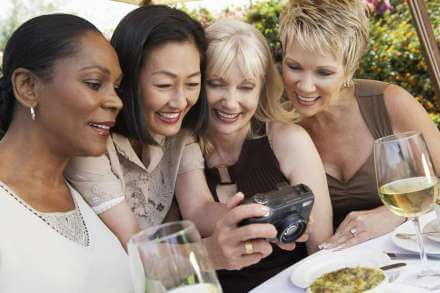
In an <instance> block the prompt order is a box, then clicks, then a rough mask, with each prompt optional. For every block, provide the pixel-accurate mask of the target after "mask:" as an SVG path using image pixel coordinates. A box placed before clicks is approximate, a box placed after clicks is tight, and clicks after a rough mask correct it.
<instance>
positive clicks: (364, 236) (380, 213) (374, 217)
mask: <svg viewBox="0 0 440 293" xmlns="http://www.w3.org/2000/svg"><path fill="white" fill-rule="evenodd" d="M404 221H405V219H404V218H402V217H398V216H396V215H394V214H393V213H391V212H390V211H389V210H388V209H387V208H386V207H384V206H381V207H378V208H375V209H373V210H368V211H356V212H350V213H349V214H348V215H347V217H345V219H344V221H342V223H341V224H340V225H339V227H338V229H337V230H336V233H335V234H334V235H333V236H332V237H331V238H330V239H329V240H327V241H326V242H325V243H322V244H321V245H320V246H319V248H321V249H330V248H337V249H343V248H347V247H350V246H353V245H356V244H358V243H361V242H364V241H367V240H370V239H372V238H376V237H378V236H381V235H384V234H386V233H388V232H391V231H392V230H394V228H396V227H397V226H399V225H400V224H402V223H403V222H404Z"/></svg>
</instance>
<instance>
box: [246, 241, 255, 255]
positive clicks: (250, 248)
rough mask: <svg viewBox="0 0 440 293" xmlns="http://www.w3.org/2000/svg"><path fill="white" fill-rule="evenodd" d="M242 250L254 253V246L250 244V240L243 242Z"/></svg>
mask: <svg viewBox="0 0 440 293" xmlns="http://www.w3.org/2000/svg"><path fill="white" fill-rule="evenodd" d="M244 251H245V254H252V253H254V246H253V245H252V242H250V241H246V242H245V243H244Z"/></svg>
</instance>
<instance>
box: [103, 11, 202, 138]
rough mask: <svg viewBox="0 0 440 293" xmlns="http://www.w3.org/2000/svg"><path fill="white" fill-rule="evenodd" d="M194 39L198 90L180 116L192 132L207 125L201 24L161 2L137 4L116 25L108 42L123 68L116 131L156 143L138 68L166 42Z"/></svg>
mask: <svg viewBox="0 0 440 293" xmlns="http://www.w3.org/2000/svg"><path fill="white" fill-rule="evenodd" d="M184 41H191V42H193V43H194V44H195V45H196V47H197V48H198V50H199V54H200V72H201V77H202V82H201V91H200V96H199V99H198V101H197V103H196V104H195V105H194V106H193V107H192V108H191V110H190V111H189V112H188V114H187V115H186V116H185V118H184V119H183V124H182V127H184V128H188V129H190V130H192V131H193V133H194V134H199V133H200V132H202V131H203V130H205V129H206V124H207V121H208V104H207V99H206V91H205V76H206V74H205V71H206V39H205V33H204V30H203V27H202V26H201V24H200V23H199V22H197V21H196V20H194V19H192V18H191V17H190V16H189V15H187V14H186V13H184V12H183V11H180V10H177V9H175V8H171V7H168V6H164V5H147V6H142V7H139V8H137V9H135V10H133V11H132V12H130V13H129V14H128V15H126V16H125V17H124V18H123V19H122V20H121V22H120V23H119V24H118V26H117V27H116V30H115V32H114V33H113V37H112V39H111V44H112V45H113V47H114V48H115V50H116V52H117V54H118V57H119V63H120V65H121V68H122V72H123V76H124V77H123V79H122V82H121V85H120V88H119V91H120V96H121V99H122V100H123V102H124V108H123V109H122V111H121V112H120V114H119V116H118V118H117V121H116V126H115V131H116V132H118V133H120V134H122V135H124V136H126V137H129V138H134V139H137V140H139V141H141V142H143V143H147V144H155V141H154V139H153V138H152V137H151V134H150V133H149V132H148V129H147V125H146V124H145V117H144V113H143V109H144V107H143V98H142V96H141V94H140V86H139V85H140V84H141V80H140V72H141V69H142V66H143V65H144V62H145V59H146V57H147V55H148V52H149V51H151V49H154V48H157V47H159V46H161V45H163V44H165V43H169V42H184Z"/></svg>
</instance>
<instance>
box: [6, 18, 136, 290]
mask: <svg viewBox="0 0 440 293" xmlns="http://www.w3.org/2000/svg"><path fill="white" fill-rule="evenodd" d="M2 71H3V72H2V73H3V76H2V77H1V79H0V119H1V120H0V128H1V129H2V130H3V131H5V135H4V136H3V138H2V139H1V141H0V161H1V162H2V164H1V165H0V231H2V232H1V236H0V259H1V262H0V291H1V292H17V293H18V292H20V293H21V292H121V293H122V292H124V293H125V292H130V291H131V285H130V279H129V275H128V265H127V257H126V255H125V253H124V250H123V248H122V246H121V245H120V243H119V242H118V240H117V239H116V237H114V235H113V234H112V233H111V232H110V231H109V230H108V229H107V227H105V225H104V224H103V223H102V222H101V221H100V220H99V218H98V217H97V216H96V215H95V214H94V213H93V211H92V209H91V208H90V207H89V206H88V205H87V204H86V203H85V202H84V200H83V199H82V198H81V196H79V194H78V192H77V191H76V190H75V189H73V188H72V187H71V186H70V185H69V184H68V183H67V182H66V180H65V178H64V174H63V172H64V169H65V167H66V165H67V164H68V162H69V160H70V159H71V158H72V157H73V156H97V155H101V154H103V153H104V151H105V148H106V141H107V138H108V136H109V130H110V128H111V127H112V125H113V124H114V121H115V119H116V116H117V114H118V112H119V110H120V109H121V107H122V103H121V100H120V99H119V97H118V95H117V93H116V88H117V87H118V85H119V82H120V80H121V69H120V66H119V62H118V58H117V56H116V53H115V51H114V49H113V48H112V47H111V46H110V44H109V43H108V41H107V40H106V39H105V38H104V37H103V35H102V34H101V33H100V32H99V31H98V30H97V29H96V28H95V27H94V26H93V25H92V24H91V23H89V22H87V21H86V20H84V19H82V18H79V17H76V16H73V15H68V14H54V15H43V16H39V17H36V18H33V19H31V20H29V21H28V22H26V23H24V24H23V25H22V26H20V27H19V28H18V29H17V30H16V31H15V32H14V34H13V35H12V36H11V38H10V39H9V41H8V43H7V45H6V49H5V54H4V57H3V65H2ZM72 280H74V281H72Z"/></svg>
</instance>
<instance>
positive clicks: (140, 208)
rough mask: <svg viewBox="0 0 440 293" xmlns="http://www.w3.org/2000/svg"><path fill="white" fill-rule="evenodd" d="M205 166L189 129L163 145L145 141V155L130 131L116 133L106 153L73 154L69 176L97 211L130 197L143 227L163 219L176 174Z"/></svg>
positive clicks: (171, 200)
mask: <svg viewBox="0 0 440 293" xmlns="http://www.w3.org/2000/svg"><path fill="white" fill-rule="evenodd" d="M203 167H204V164H203V156H202V153H201V151H200V147H199V145H198V144H197V143H196V142H194V139H193V137H191V136H190V135H189V132H188V131H186V130H182V131H181V132H179V133H178V134H177V135H176V136H174V137H172V138H167V139H166V140H165V142H164V144H163V145H162V146H151V145H149V146H145V147H144V148H143V151H142V158H141V159H140V158H139V157H138V155H137V154H136V153H135V151H134V149H133V147H132V146H131V144H130V142H129V140H128V139H127V138H126V137H124V136H122V135H119V134H115V133H113V134H112V135H111V138H110V139H109V140H108V143H107V151H106V153H105V155H102V156H101V157H87V158H85V157H81V158H79V157H78V158H75V159H73V160H72V162H71V163H70V164H69V166H68V168H67V170H66V177H67V178H68V180H69V182H71V184H72V185H73V186H74V187H75V188H76V189H77V190H78V191H79V192H80V193H81V194H82V196H83V197H84V198H85V199H86V201H87V202H88V203H89V204H90V205H91V206H92V207H93V209H94V210H95V212H96V213H98V214H99V213H102V212H104V211H106V210H108V209H110V208H111V207H113V206H115V205H117V204H119V203H120V202H122V201H123V200H126V201H127V203H128V205H129V206H130V208H131V209H132V211H133V212H134V214H135V216H136V218H137V220H138V223H139V226H140V228H141V229H144V228H146V227H149V226H152V225H157V224H160V223H162V222H163V221H164V219H165V216H166V215H167V213H168V211H169V210H170V208H171V204H172V202H173V198H174V188H175V184H176V178H177V175H179V174H183V173H186V172H189V171H193V170H196V169H203Z"/></svg>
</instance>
